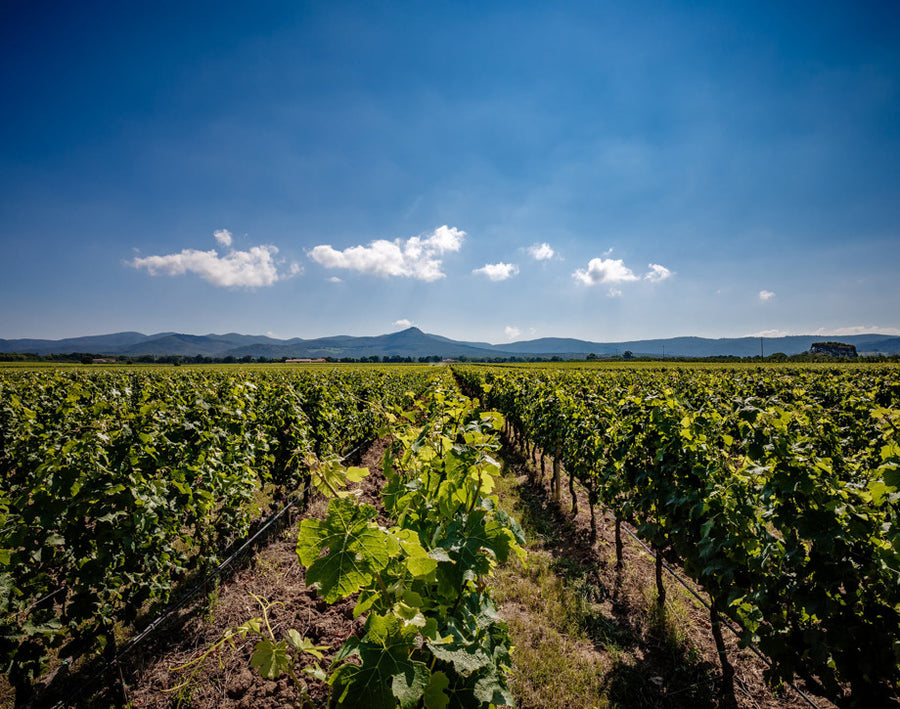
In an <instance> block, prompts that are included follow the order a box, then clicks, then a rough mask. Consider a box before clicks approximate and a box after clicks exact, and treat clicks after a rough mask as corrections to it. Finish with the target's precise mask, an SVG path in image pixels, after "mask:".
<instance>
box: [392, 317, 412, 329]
mask: <svg viewBox="0 0 900 709" xmlns="http://www.w3.org/2000/svg"><path fill="white" fill-rule="evenodd" d="M394 325H397V326H398V327H412V320H409V319H407V318H400V319H399V320H394Z"/></svg>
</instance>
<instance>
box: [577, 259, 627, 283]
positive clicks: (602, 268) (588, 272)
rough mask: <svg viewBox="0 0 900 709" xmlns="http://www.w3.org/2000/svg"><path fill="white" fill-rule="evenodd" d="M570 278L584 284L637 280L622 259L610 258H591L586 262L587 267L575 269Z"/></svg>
mask: <svg viewBox="0 0 900 709" xmlns="http://www.w3.org/2000/svg"><path fill="white" fill-rule="evenodd" d="M572 278H574V279H575V280H576V281H578V282H579V283H583V284H584V285H586V286H596V285H598V284H600V283H625V282H627V281H636V280H638V277H637V276H635V275H634V272H633V271H632V270H631V269H630V268H628V267H627V266H626V265H625V264H624V263H623V262H622V259H612V258H609V259H607V258H592V259H591V260H590V261H589V262H588V267H587V268H586V269H584V268H579V269H578V270H576V271H575V273H573V274H572Z"/></svg>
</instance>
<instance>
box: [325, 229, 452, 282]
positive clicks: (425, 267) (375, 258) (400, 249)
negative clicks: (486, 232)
mask: <svg viewBox="0 0 900 709" xmlns="http://www.w3.org/2000/svg"><path fill="white" fill-rule="evenodd" d="M465 236H466V232H464V231H460V230H459V229H457V228H455V227H448V226H446V225H445V226H442V227H439V228H437V229H435V230H434V232H433V233H432V234H431V235H430V236H427V237H424V238H423V237H421V236H413V237H411V238H409V239H406V240H405V241H403V240H401V239H394V240H393V241H388V240H386V239H377V240H375V241H372V242H371V243H370V244H369V245H368V246H351V247H349V248H346V249H344V250H343V251H338V250H337V249H335V248H332V247H331V246H330V245H328V244H322V245H319V246H316V247H314V248H313V249H312V250H311V251H310V252H309V257H310V258H311V259H312V260H313V261H315V262H316V263H318V264H320V265H322V266H324V267H325V268H344V269H348V270H351V271H358V272H360V273H369V274H372V275H376V276H382V277H384V278H389V277H392V276H398V277H403V278H415V279H417V280H420V281H436V280H438V279H440V278H444V276H445V274H444V273H443V272H442V271H441V259H440V258H439V257H440V256H442V255H443V254H445V253H448V252H451V251H459V249H460V248H461V247H462V242H463V239H464V238H465Z"/></svg>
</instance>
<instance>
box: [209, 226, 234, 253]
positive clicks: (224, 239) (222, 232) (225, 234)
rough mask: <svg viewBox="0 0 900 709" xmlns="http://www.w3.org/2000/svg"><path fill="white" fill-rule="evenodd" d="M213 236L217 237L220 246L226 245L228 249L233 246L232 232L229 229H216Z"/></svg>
mask: <svg viewBox="0 0 900 709" xmlns="http://www.w3.org/2000/svg"><path fill="white" fill-rule="evenodd" d="M213 236H214V237H216V241H218V242H219V245H220V246H224V247H225V248H226V249H228V248H231V232H230V231H228V229H216V230H215V231H214V232H213Z"/></svg>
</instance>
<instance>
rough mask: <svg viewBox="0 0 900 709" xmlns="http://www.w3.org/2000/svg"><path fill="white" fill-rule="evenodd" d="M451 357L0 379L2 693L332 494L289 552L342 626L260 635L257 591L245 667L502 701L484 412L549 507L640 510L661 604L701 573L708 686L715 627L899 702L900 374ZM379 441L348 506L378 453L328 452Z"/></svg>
mask: <svg viewBox="0 0 900 709" xmlns="http://www.w3.org/2000/svg"><path fill="white" fill-rule="evenodd" d="M453 374H454V375H455V377H451V376H450V372H449V371H448V370H447V368H442V367H427V366H423V367H383V368H363V367H358V368H353V367H345V368H329V369H321V370H314V369H295V370H290V371H285V370H284V369H275V368H272V369H264V368H263V369H247V370H238V369H228V368H225V369H216V370H204V369H190V370H186V369H185V368H181V369H179V370H175V369H158V370H154V369H147V370H137V369H122V370H115V369H111V370H109V371H101V372H93V371H85V370H79V369H71V370H53V369H44V370H41V371H29V370H27V369H17V370H9V371H7V372H5V373H2V374H0V473H2V478H0V480H2V482H0V485H2V487H0V586H2V588H3V593H2V595H0V614H2V615H0V656H2V658H3V663H4V670H5V673H6V676H7V678H8V681H9V683H10V686H11V687H12V688H13V689H14V691H15V703H16V704H17V705H23V706H24V705H29V703H30V702H32V701H33V699H34V696H35V692H36V691H38V690H39V689H41V690H42V689H43V687H44V685H45V684H46V678H47V677H48V676H49V675H51V674H52V673H53V672H54V671H58V670H59V668H60V666H61V663H69V662H71V663H73V664H78V663H87V662H90V661H92V660H95V659H96V658H100V659H101V660H102V659H104V658H105V659H107V660H112V659H114V658H115V657H116V655H117V652H118V650H119V648H120V647H121V646H122V644H123V642H124V641H127V639H128V638H129V637H131V636H133V635H135V634H136V633H138V632H140V631H141V630H142V629H143V628H145V627H147V625H148V624H149V623H150V622H151V621H152V619H153V618H154V617H156V616H157V615H158V613H159V612H160V611H161V610H163V609H164V608H165V607H166V606H167V605H168V604H170V603H171V602H172V601H173V600H175V599H177V598H178V597H179V595H180V594H181V593H182V592H183V591H184V590H185V589H186V588H188V587H189V586H190V585H191V584H192V582H193V581H195V580H196V579H198V578H202V577H203V576H204V575H205V574H207V573H208V572H209V571H210V570H211V569H213V568H215V567H216V566H217V565H218V564H219V563H220V562H221V561H222V560H223V558H225V557H226V556H227V555H228V554H229V553H230V552H231V550H232V549H233V548H234V547H235V546H236V545H238V544H240V543H241V541H242V540H243V539H245V538H246V537H247V535H248V533H250V532H251V531H252V530H253V529H254V528H255V527H256V526H258V524H259V521H260V520H261V519H263V518H265V517H267V516H268V515H269V514H270V513H271V512H272V511H274V510H276V509H279V508H281V507H283V506H284V505H285V503H286V502H287V501H289V500H295V499H300V500H301V503H300V504H301V506H302V505H303V504H304V503H305V502H306V501H308V500H311V499H315V498H319V499H321V498H323V497H324V498H325V499H327V500H328V502H327V508H324V511H323V513H322V514H321V515H319V516H318V517H313V516H308V517H306V518H305V519H303V520H301V522H300V524H299V527H298V529H297V536H296V537H295V539H296V556H297V561H298V562H299V564H300V565H301V566H302V568H304V569H305V580H306V583H307V584H308V585H310V586H312V585H314V586H315V588H316V589H317V592H318V594H319V597H320V598H321V599H322V600H323V601H324V602H325V603H327V604H340V603H347V602H349V603H350V605H349V606H348V613H349V612H351V610H352V617H353V618H358V619H359V621H360V624H359V625H358V626H357V631H356V632H355V634H354V635H352V636H351V637H349V638H347V639H346V641H345V642H344V643H343V645H342V646H341V647H340V648H331V649H330V650H328V649H326V648H325V647H323V646H320V645H317V644H316V643H314V642H312V641H310V640H309V639H308V638H306V637H304V636H302V635H301V633H299V632H298V631H297V630H296V629H294V628H290V629H288V630H287V631H284V634H283V635H276V634H275V633H274V632H273V630H272V627H271V626H270V625H269V623H268V620H267V619H268V617H269V615H268V613H269V612H270V611H269V608H270V607H269V606H267V605H266V601H265V599H259V606H258V608H261V609H262V616H260V617H258V618H254V619H251V620H247V622H246V623H244V624H242V625H239V626H236V627H235V628H233V629H232V632H231V635H229V636H228V637H226V638H223V642H226V641H229V642H233V641H234V640H235V639H237V638H240V639H246V638H252V639H253V642H254V647H255V651H254V655H253V667H254V671H256V672H258V673H260V674H262V675H263V676H265V677H269V678H276V677H279V676H285V677H290V678H291V681H292V683H293V684H294V685H295V686H296V688H297V692H298V696H301V697H307V698H308V696H309V695H308V692H307V690H308V687H310V686H314V685H316V683H318V686H328V687H330V691H331V701H332V702H333V703H335V704H338V705H341V706H374V707H394V706H402V707H416V706H424V707H444V706H448V705H449V706H484V707H487V706H491V705H494V706H499V705H503V704H514V703H515V700H514V698H513V696H512V694H511V693H510V688H509V684H508V681H507V673H508V670H509V668H510V666H511V665H512V663H514V661H515V654H514V653H513V654H512V655H510V651H511V642H510V638H509V635H508V632H507V628H506V624H505V623H504V622H503V620H502V619H501V617H500V615H499V614H498V611H497V609H496V607H495V605H494V602H493V601H492V598H491V588H490V575H491V572H492V570H493V569H494V568H495V567H496V565H497V564H503V563H505V562H507V561H508V560H509V559H511V558H513V557H520V556H522V554H523V552H522V545H523V544H524V539H523V536H522V532H521V529H519V527H518V525H517V524H516V522H515V521H514V520H513V519H512V518H511V517H509V516H508V515H507V514H506V513H505V512H504V511H503V510H502V509H500V506H499V502H498V499H497V497H496V495H494V494H493V486H494V482H493V480H494V478H495V476H496V475H498V474H499V473H500V471H501V467H502V466H501V462H500V458H499V456H500V454H501V451H500V442H499V441H500V436H499V434H500V431H501V429H505V430H507V431H508V432H509V434H510V437H511V439H512V440H513V441H514V442H516V443H517V444H518V445H519V446H520V447H521V449H523V450H525V451H526V452H528V454H529V455H532V456H535V460H537V459H538V457H539V462H540V468H541V470H544V468H545V467H546V469H547V475H548V476H549V479H550V481H551V484H552V489H553V495H554V496H555V497H556V499H557V500H559V501H560V502H563V501H565V500H570V503H571V505H572V506H573V507H576V506H577V500H578V499H579V495H580V494H582V493H583V492H585V491H586V493H587V501H588V506H589V508H590V514H591V519H592V523H593V521H594V518H595V516H596V515H601V514H603V513H604V510H608V511H609V513H610V514H612V515H613V516H614V518H615V520H616V532H617V542H618V551H619V558H620V559H621V548H622V542H621V541H620V540H619V539H618V533H619V527H620V525H629V526H630V527H633V528H635V530H636V532H637V534H638V536H639V537H640V538H641V539H642V540H643V541H644V542H645V543H646V544H647V545H649V546H650V547H651V548H652V549H653V550H654V551H655V552H656V555H657V566H656V568H657V595H658V599H659V600H660V603H661V604H662V603H665V592H666V589H665V584H664V583H663V580H662V578H661V576H660V574H661V569H662V565H663V564H664V563H665V564H668V565H673V566H678V567H679V568H681V569H683V571H684V573H685V574H686V575H687V576H689V577H690V579H691V581H692V582H693V583H694V584H695V586H696V587H697V588H698V589H701V590H702V592H703V594H704V596H705V597H706V598H708V599H709V604H710V616H711V622H712V627H713V635H714V636H715V641H716V645H717V647H718V648H719V658H720V662H721V675H722V679H723V687H724V688H725V690H724V693H723V702H724V703H726V704H729V703H732V704H733V703H734V690H733V688H730V674H731V671H732V670H731V666H730V664H729V658H728V654H727V653H726V652H725V649H724V644H723V643H722V639H721V631H720V630H719V628H720V627H721V624H722V623H726V622H730V623H733V624H736V626H737V628H738V631H739V633H740V636H741V642H742V644H744V645H753V646H755V647H758V648H759V650H760V651H761V652H762V653H763V654H764V655H765V656H766V657H767V658H768V660H769V661H770V662H771V665H770V668H769V671H768V679H769V680H770V681H771V682H772V683H773V684H777V683H779V682H782V681H789V680H791V679H792V678H794V677H800V678H802V679H803V680H804V681H805V683H806V686H807V687H811V688H813V689H814V690H815V692H816V693H817V694H819V695H820V696H823V697H827V698H828V699H830V700H831V701H833V702H834V703H835V704H837V705H838V706H848V707H849V706H853V707H857V706H862V707H866V706H887V705H891V703H892V702H896V701H897V688H898V683H900V520H898V515H900V370H897V369H894V368H879V367H858V368H837V367H835V368H819V369H800V368H753V369H749V368H748V369H739V368H716V369H712V368H710V369H704V368H665V369H664V368H651V367H643V368H625V367H623V368H616V369H609V368H600V367H598V368H587V369H579V368H575V367H566V368H553V367H550V368H544V367H533V368H532V367H491V366H481V365H456V366H454V372H453ZM457 383H458V385H459V388H460V389H461V390H462V392H463V393H464V394H465V395H463V394H461V393H460V391H459V389H457ZM466 395H467V396H466ZM468 397H473V399H470V398H468ZM479 401H480V402H481V403H482V404H483V406H484V410H482V408H481V404H479ZM490 411H495V412H499V413H490ZM378 438H380V439H382V440H383V441H386V443H385V446H386V447H385V450H384V454H383V459H382V461H381V466H380V470H378V471H377V472H378V474H379V476H383V479H382V478H379V480H381V482H379V485H378V488H379V489H377V490H374V492H373V494H374V496H375V497H374V498H373V499H372V500H371V502H370V503H369V502H363V501H362V500H361V499H359V498H358V494H359V489H358V486H359V484H360V481H361V480H363V478H364V477H365V478H367V479H369V483H368V484H369V485H370V486H371V484H372V483H371V479H370V476H374V471H373V472H371V473H370V471H367V470H365V469H363V468H354V467H349V468H348V467H346V466H345V465H343V464H342V463H341V462H340V461H341V458H342V456H344V455H345V454H346V453H348V452H349V451H351V450H353V449H355V448H356V447H357V446H358V445H360V444H362V443H366V442H369V441H372V440H375V439H378ZM538 451H539V455H538ZM565 488H568V490H567V491H566V490H565ZM576 493H578V494H576ZM582 499H583V498H582ZM572 511H573V512H574V511H576V510H574V509H573V510H572ZM271 612H274V610H273V611H271ZM279 632H281V630H279ZM323 653H325V654H324V655H323ZM326 655H327V658H328V660H329V661H330V662H329V663H325V662H324V661H323V657H325V656H326ZM188 671H189V670H188ZM323 682H324V683H325V685H322V683H323ZM310 701H312V700H310Z"/></svg>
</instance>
